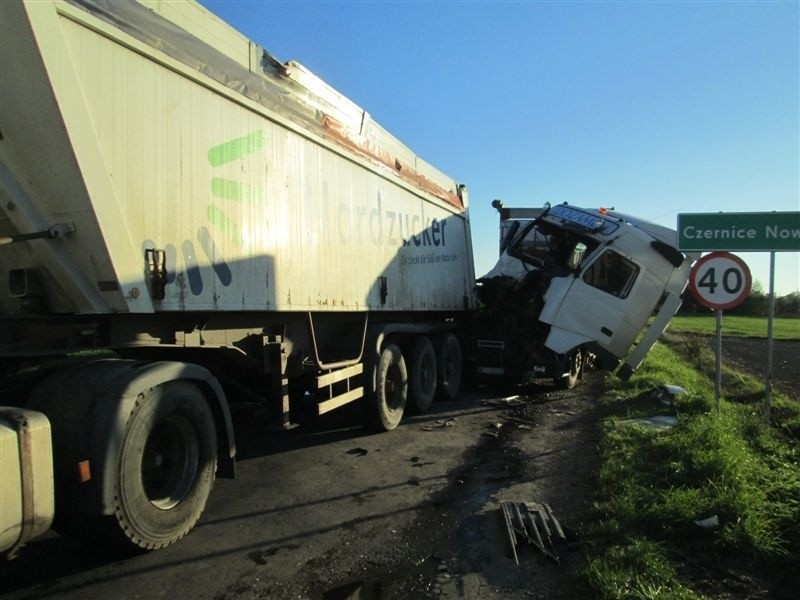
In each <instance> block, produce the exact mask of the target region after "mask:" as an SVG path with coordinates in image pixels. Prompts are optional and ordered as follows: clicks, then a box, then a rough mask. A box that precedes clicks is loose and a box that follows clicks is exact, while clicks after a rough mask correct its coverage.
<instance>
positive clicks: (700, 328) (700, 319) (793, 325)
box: [669, 313, 800, 340]
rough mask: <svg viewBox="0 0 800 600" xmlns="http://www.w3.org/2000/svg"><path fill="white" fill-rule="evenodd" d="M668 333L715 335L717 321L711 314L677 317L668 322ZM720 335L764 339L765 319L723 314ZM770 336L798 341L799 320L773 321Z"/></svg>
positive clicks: (783, 319) (799, 334) (784, 319)
mask: <svg viewBox="0 0 800 600" xmlns="http://www.w3.org/2000/svg"><path fill="white" fill-rule="evenodd" d="M669 331H671V332H673V333H701V334H704V335H716V332H717V319H716V317H715V316H714V315H713V314H711V315H702V316H677V317H674V318H673V319H672V321H670V324H669ZM722 335H723V336H741V337H758V338H766V337H767V319H766V318H765V317H736V316H730V315H725V314H724V313H723V315H722ZM772 335H773V338H774V339H776V340H800V319H789V318H783V317H781V318H776V319H774V320H773V334H772Z"/></svg>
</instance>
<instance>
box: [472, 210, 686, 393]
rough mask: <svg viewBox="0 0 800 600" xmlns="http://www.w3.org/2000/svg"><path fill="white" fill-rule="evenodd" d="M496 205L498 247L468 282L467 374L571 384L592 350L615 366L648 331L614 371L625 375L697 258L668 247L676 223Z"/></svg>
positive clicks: (673, 304)
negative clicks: (473, 328) (471, 305)
mask: <svg viewBox="0 0 800 600" xmlns="http://www.w3.org/2000/svg"><path fill="white" fill-rule="evenodd" d="M495 208H497V209H498V210H499V212H500V232H501V244H500V250H501V255H500V258H499V260H498V262H497V264H496V265H495V267H494V268H493V269H492V270H491V271H490V272H489V273H487V274H486V275H484V276H483V277H481V278H479V279H478V280H477V289H478V297H479V299H480V300H481V302H482V303H483V307H482V309H481V313H482V315H480V316H479V318H478V319H477V323H478V325H477V328H478V334H477V336H476V338H477V339H476V343H477V348H476V356H477V363H478V364H477V365H476V372H477V373H478V374H479V375H483V376H488V377H497V376H502V377H508V376H509V375H512V376H514V377H515V378H516V379H517V380H519V381H520V382H523V383H526V382H530V381H531V380H532V379H536V378H539V377H550V378H553V379H554V380H555V381H556V382H557V383H559V384H561V385H563V386H565V387H572V386H573V385H574V384H575V383H576V382H577V379H578V377H579V376H580V374H581V372H582V369H583V367H584V366H585V365H586V363H587V362H588V361H591V360H593V359H594V358H596V359H598V362H599V364H600V365H602V366H604V367H606V368H609V369H615V368H617V367H618V366H619V364H620V363H621V362H622V361H623V359H625V357H626V356H627V355H628V353H629V351H630V350H631V347H632V346H633V345H634V342H635V341H636V339H637V337H638V336H639V335H640V334H641V333H642V331H643V330H648V333H649V335H646V336H645V337H644V338H643V339H642V341H641V342H640V343H639V346H641V345H642V344H645V345H646V348H645V347H644V346H642V347H641V348H640V347H638V346H637V349H638V351H636V352H634V353H633V354H632V355H631V357H630V359H631V360H628V361H627V362H626V365H625V367H624V368H623V369H621V370H620V373H619V374H620V375H621V376H623V377H629V376H630V375H631V374H632V373H633V372H634V371H635V370H636V368H637V367H638V366H639V364H640V363H641V360H642V359H643V358H644V356H645V355H646V353H647V350H649V349H650V347H652V344H653V343H655V340H656V339H657V338H658V336H659V335H660V334H661V332H662V331H663V330H664V328H665V327H666V324H667V323H668V322H669V319H670V318H671V317H672V316H673V315H674V313H675V311H677V309H678V307H679V306H680V294H681V293H682V291H683V289H684V287H685V284H686V280H687V277H688V272H689V269H690V268H691V263H692V261H693V260H694V258H696V257H695V256H693V255H692V256H688V255H685V254H683V253H681V252H679V251H678V250H677V249H676V242H677V234H676V232H675V231H673V230H671V229H669V228H666V227H662V226H660V225H655V224H653V223H649V222H647V221H643V220H641V219H637V218H635V217H631V216H628V215H623V214H621V213H616V212H614V211H613V210H606V209H597V210H594V209H586V208H579V207H575V206H570V205H568V204H566V203H565V204H560V205H556V206H552V207H551V206H549V205H546V206H545V207H544V208H542V209H513V208H504V207H503V206H502V204H501V203H499V202H496V203H495ZM651 317H655V318H654V319H653V321H652V323H651V324H650V325H648V322H649V321H650V319H651ZM493 323H494V324H497V325H496V326H494V328H493V327H492V324H493ZM653 327H654V328H655V329H653V330H652V332H650V329H651V328H653ZM493 329H494V333H493ZM648 344H649V345H648Z"/></svg>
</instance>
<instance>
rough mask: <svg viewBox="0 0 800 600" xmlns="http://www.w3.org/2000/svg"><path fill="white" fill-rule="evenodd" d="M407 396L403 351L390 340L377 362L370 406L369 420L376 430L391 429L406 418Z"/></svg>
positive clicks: (406, 372) (406, 374)
mask: <svg viewBox="0 0 800 600" xmlns="http://www.w3.org/2000/svg"><path fill="white" fill-rule="evenodd" d="M407 396H408V371H407V370H406V361H405V360H404V359H403V353H402V352H401V351H400V348H399V347H398V346H397V345H395V344H387V345H386V346H384V348H383V350H382V351H381V355H380V357H379V358H378V364H377V365H376V366H375V393H374V394H373V395H372V399H371V402H370V406H369V407H368V411H369V415H368V416H369V418H368V424H369V425H370V427H371V428H372V429H374V430H376V431H391V430H392V429H394V428H396V427H397V426H398V425H399V424H400V421H401V420H402V418H403V412H404V411H405V408H406V398H407Z"/></svg>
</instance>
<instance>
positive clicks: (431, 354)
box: [408, 335, 438, 414]
mask: <svg viewBox="0 0 800 600" xmlns="http://www.w3.org/2000/svg"><path fill="white" fill-rule="evenodd" d="M408 356H409V360H408V402H409V408H411V409H412V410H413V411H414V412H415V413H417V414H423V413H426V412H428V411H429V410H430V408H431V404H433V398H434V396H435V395H436V382H437V380H438V373H437V361H436V351H435V350H434V349H433V344H432V343H431V341H430V340H429V339H428V338H427V336H424V335H422V336H419V337H418V338H416V340H415V342H414V346H413V347H412V348H411V351H410V352H409V354H408Z"/></svg>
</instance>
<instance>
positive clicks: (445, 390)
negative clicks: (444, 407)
mask: <svg viewBox="0 0 800 600" xmlns="http://www.w3.org/2000/svg"><path fill="white" fill-rule="evenodd" d="M436 342H437V343H436V363H437V387H436V395H437V397H438V398H439V400H455V399H456V397H458V392H459V391H460V390H461V375H462V372H463V369H464V365H463V355H462V353H461V344H460V343H459V341H458V338H457V337H456V336H454V335H453V334H452V333H444V334H442V335H441V336H439V338H438V339H437V341H436Z"/></svg>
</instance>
